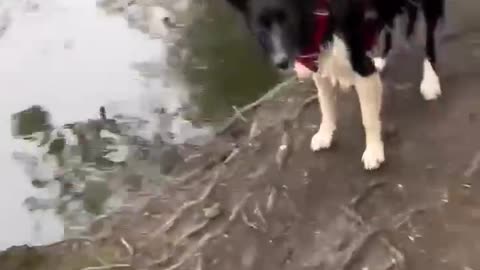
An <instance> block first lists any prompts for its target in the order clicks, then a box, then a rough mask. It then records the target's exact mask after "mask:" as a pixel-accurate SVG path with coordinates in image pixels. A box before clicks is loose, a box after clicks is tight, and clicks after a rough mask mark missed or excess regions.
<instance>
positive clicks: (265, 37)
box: [227, 0, 444, 76]
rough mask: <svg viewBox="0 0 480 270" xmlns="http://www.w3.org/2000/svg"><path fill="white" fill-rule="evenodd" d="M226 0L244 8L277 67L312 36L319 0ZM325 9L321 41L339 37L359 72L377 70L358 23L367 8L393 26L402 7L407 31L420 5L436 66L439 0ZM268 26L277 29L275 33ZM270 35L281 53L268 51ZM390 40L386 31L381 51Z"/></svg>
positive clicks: (340, 2)
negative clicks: (325, 23) (324, 34)
mask: <svg viewBox="0 0 480 270" xmlns="http://www.w3.org/2000/svg"><path fill="white" fill-rule="evenodd" d="M227 1H228V2H229V3H230V4H232V6H233V7H235V9H237V10H238V11H240V13H241V14H243V16H244V18H245V20H246V22H247V25H248V27H249V29H250V30H251V32H252V33H253V34H254V36H255V37H256V39H257V41H258V42H259V44H260V45H261V47H262V48H263V50H264V51H265V53H266V54H268V55H269V56H270V57H271V60H272V61H273V64H274V65H275V66H276V67H278V68H279V69H287V68H289V67H291V66H292V63H293V62H294V60H295V57H296V56H298V54H299V51H300V50H301V48H304V47H305V46H306V45H307V44H309V43H310V42H311V38H312V33H313V31H314V20H315V18H314V14H313V11H314V10H315V6H316V1H318V0H227ZM328 9H329V12H330V17H329V20H330V22H329V26H330V29H329V32H328V34H327V37H326V38H325V39H324V41H323V42H324V43H328V42H330V41H331V40H332V37H333V35H336V36H338V37H339V38H341V39H342V40H343V41H344V42H345V44H346V46H347V48H348V51H349V56H350V59H349V60H350V62H351V65H352V68H353V70H354V71H355V72H356V73H358V74H359V75H361V76H369V75H371V74H372V73H374V72H375V70H376V69H375V66H374V64H373V61H372V59H371V58H370V57H369V56H368V55H367V49H366V48H364V44H363V43H362V40H363V36H362V35H363V33H362V29H363V25H364V23H365V20H366V14H367V13H368V12H370V13H372V12H373V14H375V15H376V16H375V27H377V29H378V31H381V30H382V29H384V28H385V26H389V27H391V28H392V26H393V24H394V19H395V18H396V16H397V15H399V14H402V13H406V14H407V15H408V19H409V20H408V25H407V30H406V33H405V34H406V36H407V37H409V36H410V35H411V34H412V33H413V32H414V25H415V22H416V21H417V13H418V12H419V11H422V13H423V14H424V17H425V22H426V31H427V33H426V45H425V50H426V55H427V58H428V59H429V60H430V61H431V63H432V65H433V66H435V61H436V55H435V45H434V44H435V41H434V38H435V36H434V35H435V28H436V26H437V24H438V22H439V20H440V19H441V18H442V17H443V14H444V0H329V1H328ZM273 29H277V30H275V31H276V32H275V33H273V31H274V30H273ZM272 35H277V38H278V40H280V41H281V45H282V46H281V47H282V48H283V50H284V51H283V52H282V53H284V55H285V56H284V57H272V55H274V54H278V52H275V51H274V50H275V48H274V47H275V46H274V44H272V38H271V37H272ZM391 43H392V37H391V33H387V34H386V35H385V48H384V51H383V54H384V56H386V54H388V52H389V50H390V48H391ZM277 47H278V46H277ZM276 49H278V48H276ZM282 55H283V54H282ZM273 58H275V59H273Z"/></svg>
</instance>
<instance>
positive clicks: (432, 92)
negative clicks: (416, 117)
mask: <svg viewBox="0 0 480 270" xmlns="http://www.w3.org/2000/svg"><path fill="white" fill-rule="evenodd" d="M420 93H422V96H423V98H424V99H425V100H435V99H437V98H439V97H440V96H441V95H442V90H441V88H440V81H439V80H438V77H437V75H434V76H432V77H425V78H423V80H422V84H421V85H420Z"/></svg>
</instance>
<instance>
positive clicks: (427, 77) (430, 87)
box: [420, 0, 443, 100]
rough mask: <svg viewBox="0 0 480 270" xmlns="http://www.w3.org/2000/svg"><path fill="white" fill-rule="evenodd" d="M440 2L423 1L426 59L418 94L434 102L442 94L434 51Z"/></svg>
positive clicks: (440, 13)
mask: <svg viewBox="0 0 480 270" xmlns="http://www.w3.org/2000/svg"><path fill="white" fill-rule="evenodd" d="M441 2H442V1H438V0H424V1H423V7H422V9H423V13H424V16H425V23H426V44H425V54H426V57H425V59H424V61H423V79H422V83H421V84H420V92H421V93H422V96H423V97H424V98H425V100H434V99H437V98H438V97H440V95H441V94H442V91H441V87H440V80H439V78H438V75H437V72H436V70H435V64H436V60H437V59H436V50H435V30H436V28H437V24H438V20H439V19H440V17H441V15H442V10H443V5H442V4H441Z"/></svg>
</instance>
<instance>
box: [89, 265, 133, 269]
mask: <svg viewBox="0 0 480 270" xmlns="http://www.w3.org/2000/svg"><path fill="white" fill-rule="evenodd" d="M129 267H132V266H131V265H130V264H110V265H103V266H89V267H85V268H82V269H81V270H110V269H115V268H129Z"/></svg>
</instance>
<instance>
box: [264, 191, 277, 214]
mask: <svg viewBox="0 0 480 270" xmlns="http://www.w3.org/2000/svg"><path fill="white" fill-rule="evenodd" d="M276 198H277V189H276V188H275V187H272V188H271V190H270V194H268V198H267V205H266V208H267V212H270V211H272V209H273V204H274V203H275V199H276Z"/></svg>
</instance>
